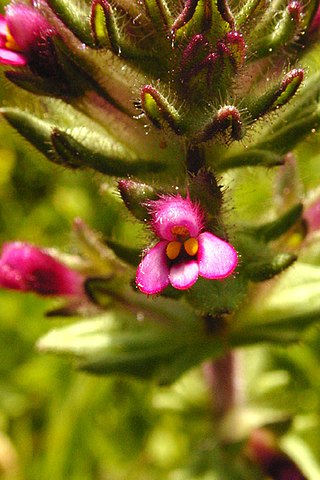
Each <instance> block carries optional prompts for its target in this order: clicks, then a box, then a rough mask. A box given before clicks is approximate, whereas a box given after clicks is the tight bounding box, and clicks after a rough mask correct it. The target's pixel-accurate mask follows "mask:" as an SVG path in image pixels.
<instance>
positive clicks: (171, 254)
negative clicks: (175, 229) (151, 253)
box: [166, 242, 182, 260]
mask: <svg viewBox="0 0 320 480" xmlns="http://www.w3.org/2000/svg"><path fill="white" fill-rule="evenodd" d="M181 247H182V245H181V243H180V242H169V243H168V245H167V248H166V254H167V257H168V258H169V259H170V260H174V259H175V258H177V257H178V256H179V253H180V252H181Z"/></svg>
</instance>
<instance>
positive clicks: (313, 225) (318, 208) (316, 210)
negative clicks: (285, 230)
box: [303, 198, 320, 232]
mask: <svg viewBox="0 0 320 480" xmlns="http://www.w3.org/2000/svg"><path fill="white" fill-rule="evenodd" d="M303 218H304V219H305V220H306V222H307V225H308V232H315V231H317V230H320V199H319V198H317V199H316V200H315V201H314V202H313V203H312V204H311V205H309V206H308V207H307V208H306V210H305V212H304V214H303Z"/></svg>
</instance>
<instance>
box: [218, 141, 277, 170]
mask: <svg viewBox="0 0 320 480" xmlns="http://www.w3.org/2000/svg"><path fill="white" fill-rule="evenodd" d="M282 164H283V157H282V155H279V154H278V153H276V152H273V151H270V150H267V149H265V150H263V149H258V148H255V146H254V148H248V150H245V151H243V152H240V153H235V154H228V155H227V156H225V157H222V158H221V160H220V161H219V163H218V164H217V165H216V169H217V171H222V172H223V171H225V170H228V169H229V168H240V167H248V166H264V167H275V166H278V165H282Z"/></svg>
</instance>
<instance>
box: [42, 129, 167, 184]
mask: <svg viewBox="0 0 320 480" xmlns="http://www.w3.org/2000/svg"><path fill="white" fill-rule="evenodd" d="M89 139H91V141H90V142H89ZM51 142H52V145H53V147H54V149H55V150H56V152H57V153H58V155H59V156H60V157H61V158H62V159H64V161H65V163H66V164H67V165H69V166H74V167H75V168H78V167H81V166H83V167H89V168H92V169H93V170H96V171H98V172H101V173H104V174H106V175H111V176H119V177H121V176H126V175H128V174H139V173H143V172H151V171H159V170H161V169H162V165H161V164H159V163H157V162H152V161H148V160H141V159H137V158H132V157H133V154H132V152H130V151H127V150H126V149H125V148H124V147H121V146H120V145H117V144H116V143H113V144H112V143H111V142H110V143H109V142H108V144H105V145H103V144H102V145H99V143H98V142H97V138H96V135H94V134H93V132H92V135H91V136H88V137H87V145H84V144H83V143H81V142H79V141H78V140H76V139H75V138H74V137H73V136H72V135H70V134H68V133H66V132H63V131H61V130H59V129H57V128H55V129H54V130H53V132H52V135H51ZM130 157H131V158H132V160H128V158H130Z"/></svg>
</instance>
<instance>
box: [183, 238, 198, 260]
mask: <svg viewBox="0 0 320 480" xmlns="http://www.w3.org/2000/svg"><path fill="white" fill-rule="evenodd" d="M184 249H185V251H186V252H187V254H188V255H190V257H194V256H195V255H197V253H198V249H199V243H198V240H197V239H196V238H188V240H186V241H185V242H184Z"/></svg>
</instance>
